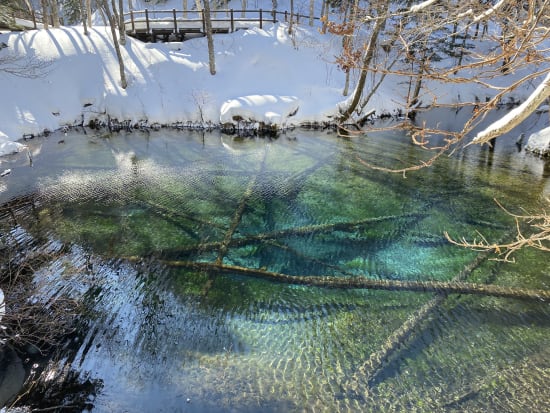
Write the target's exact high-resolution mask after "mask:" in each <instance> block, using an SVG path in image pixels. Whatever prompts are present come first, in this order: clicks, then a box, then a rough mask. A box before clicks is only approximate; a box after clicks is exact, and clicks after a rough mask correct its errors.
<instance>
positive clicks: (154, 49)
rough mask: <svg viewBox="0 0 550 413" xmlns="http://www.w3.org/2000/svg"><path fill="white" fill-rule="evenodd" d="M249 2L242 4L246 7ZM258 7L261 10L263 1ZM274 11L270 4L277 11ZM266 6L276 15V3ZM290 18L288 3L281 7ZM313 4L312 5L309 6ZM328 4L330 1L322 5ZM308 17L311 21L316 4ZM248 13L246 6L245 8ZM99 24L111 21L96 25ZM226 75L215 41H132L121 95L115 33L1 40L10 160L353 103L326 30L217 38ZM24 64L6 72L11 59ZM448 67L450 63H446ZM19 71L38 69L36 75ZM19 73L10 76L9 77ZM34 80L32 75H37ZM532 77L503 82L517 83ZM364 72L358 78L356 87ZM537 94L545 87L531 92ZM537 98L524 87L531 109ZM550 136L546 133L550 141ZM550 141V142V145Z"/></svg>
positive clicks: (336, 46)
mask: <svg viewBox="0 0 550 413" xmlns="http://www.w3.org/2000/svg"><path fill="white" fill-rule="evenodd" d="M239 3H240V2H239ZM253 3H254V4H251V5H250V7H260V6H261V4H258V3H261V2H258V1H256V2H253ZM267 3H269V4H267ZM267 3H266V6H267V7H266V9H267V10H268V9H270V6H271V2H267ZM279 3H280V7H279V8H281V7H282V8H283V9H284V6H285V5H284V4H283V3H284V2H279ZM307 3H309V2H307ZM316 3H320V2H316ZM180 4H181V1H180V0H165V1H162V2H159V5H157V6H155V2H154V1H153V2H142V1H139V0H135V1H134V2H133V8H134V9H135V10H137V9H140V8H142V7H143V8H145V7H149V8H150V9H151V8H153V9H154V8H155V7H158V8H159V9H171V8H172V7H174V8H180V7H181V5H180ZM297 4H298V5H300V4H301V7H302V8H301V9H299V11H300V12H301V13H307V12H308V10H307V9H306V8H305V5H306V3H304V2H299V1H298V2H297ZM237 8H238V7H237ZM95 21H96V22H100V21H101V19H100V18H98V17H97V16H96V19H95ZM214 39H215V46H214V49H215V52H216V74H215V75H214V76H212V75H210V73H209V67H208V53H207V44H206V38H196V39H192V40H188V41H185V42H183V43H182V42H177V43H142V42H139V41H137V40H134V39H132V38H128V40H127V44H126V46H124V47H122V53H123V56H124V62H125V67H126V76H127V78H128V87H127V88H126V89H123V88H122V87H121V86H120V75H119V66H118V63H117V60H116V55H115V52H114V46H113V42H112V38H111V33H110V30H109V28H107V27H105V26H95V27H93V28H92V29H91V30H90V34H89V35H88V36H85V35H84V33H83V30H82V28H81V27H80V26H79V27H76V26H74V27H64V28H61V29H50V30H48V31H46V30H31V31H27V32H14V33H5V34H0V44H1V43H4V44H5V45H6V46H7V47H3V48H2V49H1V50H0V84H1V85H2V97H1V99H0V154H5V153H10V152H14V151H17V150H20V149H21V148H22V145H21V144H19V143H16V142H14V141H17V140H20V139H21V138H23V137H24V136H25V135H38V134H42V133H44V131H52V130H56V129H59V128H60V127H63V126H65V125H74V124H79V123H81V122H82V121H84V122H87V121H89V120H90V119H94V118H106V117H107V116H109V117H111V118H115V119H118V120H120V121H130V122H131V123H132V124H133V123H137V122H140V121H147V122H148V123H149V124H152V123H159V124H173V123H177V122H184V123H185V122H191V123H205V122H211V123H213V124H220V123H224V122H231V121H234V120H236V119H244V120H252V121H256V122H265V123H268V124H270V123H274V124H277V125H282V126H285V125H296V124H300V123H302V122H315V121H319V122H323V121H331V120H332V119H334V117H335V116H336V115H337V114H338V108H339V107H340V105H342V104H343V103H344V102H345V100H346V97H344V96H343V95H342V91H343V88H344V82H345V75H344V73H343V72H342V71H340V70H339V69H338V68H337V66H336V64H335V63H334V60H335V56H337V55H338V54H339V52H340V48H341V38H339V37H336V36H333V35H331V34H321V33H320V32H319V30H318V28H317V27H309V26H307V22H305V23H304V25H301V26H299V27H297V29H296V30H295V31H294V34H293V35H289V34H288V27H287V25H286V24H284V23H277V24H265V26H264V27H263V29H259V28H251V29H248V30H239V31H236V32H234V33H230V34H219V35H215V36H214ZM9 56H13V57H17V60H14V61H13V62H11V63H5V61H4V63H3V64H2V63H1V61H2V58H6V57H9ZM440 64H441V65H445V64H446V63H445V62H441V63H440ZM17 67H19V68H26V69H25V70H28V68H29V67H34V68H35V70H34V71H33V72H32V76H31V77H29V76H24V75H23V76H22V75H21V74H22V71H21V70H20V71H19V72H20V73H17ZM6 68H9V69H16V70H15V71H12V72H9V71H6V70H5V69H6ZM27 73H28V72H27ZM522 75H523V74H522V73H514V74H510V75H509V76H508V78H505V79H502V82H508V84H511V83H512V82H513V81H514V80H515V79H517V78H518V77H519V76H522ZM356 77H357V73H354V74H353V76H352V83H353V81H354V79H355V78H356ZM405 82H406V80H403V79H402V78H401V79H390V78H388V79H387V80H386V81H385V82H384V84H383V85H382V86H381V87H380V88H379V89H378V90H377V93H376V94H375V95H374V96H373V98H372V99H371V101H370V102H369V105H368V107H366V108H365V111H370V110H372V109H375V110H376V111H377V113H378V114H380V113H384V112H386V113H392V112H393V111H395V110H397V109H399V108H401V107H403V105H404V101H405V96H406V94H407V90H406V89H407V86H406V85H405ZM531 86H532V89H534V87H535V86H536V84H535V85H531ZM427 87H428V88H429V92H428V91H426V92H425V94H424V95H422V94H421V96H420V98H421V99H423V100H424V101H425V103H429V100H430V99H431V98H430V96H434V95H436V96H437V97H438V102H439V103H451V104H453V103H460V102H464V101H473V100H474V99H476V98H477V99H480V100H481V101H483V100H484V99H485V98H486V97H487V96H491V95H494V93H495V92H494V91H490V90H483V89H480V86H479V85H464V84H456V85H455V84H453V83H441V84H430V85H427ZM530 92H532V90H528V88H526V89H521V88H518V89H517V90H515V91H514V94H515V95H514V98H516V99H520V100H524V99H525V98H526V97H527V96H528V95H529V93H530ZM547 135H548V133H546V134H543V136H547ZM549 139H550V138H549Z"/></svg>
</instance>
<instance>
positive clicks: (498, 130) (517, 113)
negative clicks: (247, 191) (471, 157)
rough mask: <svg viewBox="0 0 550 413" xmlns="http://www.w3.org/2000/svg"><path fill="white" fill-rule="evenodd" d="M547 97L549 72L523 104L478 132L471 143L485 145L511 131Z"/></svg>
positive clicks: (549, 81)
mask: <svg viewBox="0 0 550 413" xmlns="http://www.w3.org/2000/svg"><path fill="white" fill-rule="evenodd" d="M548 97H550V72H548V73H547V74H546V77H545V78H544V80H543V81H542V83H541V84H540V85H539V86H538V87H537V88H536V89H535V90H534V91H533V93H531V95H530V96H529V97H528V98H527V100H525V102H523V103H522V104H521V105H519V106H518V107H517V108H515V109H513V110H511V111H510V112H508V113H507V114H506V115H504V116H503V117H502V118H500V119H499V120H497V121H495V122H493V123H491V124H490V125H489V126H488V127H487V128H485V129H484V130H482V131H481V132H479V133H478V134H477V135H476V136H475V138H474V139H472V143H487V142H489V141H490V140H491V139H494V138H496V137H498V136H500V135H503V134H505V133H506V132H509V131H511V130H512V129H513V128H514V127H516V126H517V125H519V124H520V123H521V122H523V121H524V120H525V119H526V118H527V117H528V116H529V115H531V114H532V113H534V112H535V111H536V110H537V108H538V107H539V106H540V105H541V103H542V102H544V100H545V99H547V98H548Z"/></svg>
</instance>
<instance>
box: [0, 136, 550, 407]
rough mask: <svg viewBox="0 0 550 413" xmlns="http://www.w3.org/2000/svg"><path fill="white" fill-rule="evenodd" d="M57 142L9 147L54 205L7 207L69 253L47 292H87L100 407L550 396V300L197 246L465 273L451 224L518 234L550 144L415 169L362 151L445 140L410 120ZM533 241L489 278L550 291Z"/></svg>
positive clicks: (40, 243)
mask: <svg viewBox="0 0 550 413" xmlns="http://www.w3.org/2000/svg"><path fill="white" fill-rule="evenodd" d="M57 140H59V139H57ZM57 140H56V137H55V136H54V137H50V138H49V139H47V140H42V141H36V142H31V146H32V147H31V150H33V149H35V148H37V147H38V146H40V148H41V151H40V154H39V155H38V156H35V157H34V158H33V165H32V168H29V167H28V165H27V164H26V162H25V159H22V158H17V157H14V158H12V159H11V160H9V162H11V163H12V165H11V168H12V174H11V175H10V176H9V180H5V182H4V184H5V185H6V188H5V190H4V192H3V193H1V194H0V197H1V200H2V201H3V202H2V203H4V202H6V201H8V200H10V199H14V198H19V199H23V198H24V196H27V200H32V202H31V201H29V202H27V203H26V204H25V203H23V204H24V205H26V206H20V207H19V208H11V209H10V211H9V213H8V212H7V209H3V210H2V219H3V228H7V227H11V228H9V230H7V231H6V232H4V235H3V241H4V242H5V243H8V244H9V243H11V244H17V243H19V244H25V245H29V246H32V247H30V248H32V249H33V251H41V250H42V251H52V250H55V251H57V253H56V254H51V256H50V258H49V259H48V260H45V262H44V263H43V265H42V266H41V267H40V268H37V269H36V272H35V276H34V278H35V281H36V283H37V285H38V286H39V288H40V291H41V293H42V294H43V295H44V296H45V297H55V296H61V295H69V296H71V297H74V298H77V299H82V300H83V302H84V309H83V312H82V319H81V328H80V334H79V335H78V337H77V338H74V339H73V341H72V344H71V345H69V346H67V347H66V348H65V350H63V351H64V352H65V353H63V352H62V354H61V355H60V356H59V357H60V358H61V359H62V360H63V363H61V364H60V365H59V367H57V368H59V369H62V368H63V364H64V365H65V366H66V367H68V368H69V370H70V371H72V372H74V373H76V374H77V375H78V376H79V377H80V378H81V379H82V380H96V381H99V382H101V386H100V389H98V393H97V395H96V396H95V398H93V399H90V404H91V405H93V411H94V412H114V411H119V412H122V411H141V412H153V411H154V412H158V411H166V412H176V411H182V412H183V411H185V412H204V411H206V412H222V411H223V412H226V411H238V412H247V411H248V412H260V411H261V412H269V411H273V412H280V411H327V412H334V411H426V412H434V411H527V410H529V409H527V407H526V406H529V408H532V409H534V410H535V411H543V410H548V407H549V403H550V401H549V399H548V397H547V396H546V395H545V389H546V388H547V386H548V385H549V384H550V380H549V379H550V373H549V372H550V370H549V369H550V363H549V361H548V360H550V358H549V357H548V356H549V354H548V348H549V344H550V339H549V337H550V336H549V334H548V332H549V327H550V325H549V320H550V317H549V308H548V303H545V302H540V301H539V302H533V301H524V300H523V301H522V300H513V299H503V298H496V297H491V296H486V297H484V296H468V295H461V296H458V295H450V296H448V297H444V296H437V295H434V294H431V293H419V292H406V291H400V292H399V291H374V290H364V289H363V290H361V289H347V290H340V289H324V288H318V287H312V286H308V285H293V284H287V283H278V282H271V281H265V280H262V279H256V278H251V277H247V276H246V275H243V273H242V272H234V273H231V272H224V273H223V274H222V273H220V271H217V270H216V269H215V268H214V267H210V270H207V269H205V268H204V267H202V268H193V267H192V266H191V265H190V263H192V262H202V263H218V264H220V265H221V264H223V265H226V266H238V267H244V268H250V269H256V270H258V271H259V272H264V271H268V272H273V273H281V274H288V275H290V276H298V275H310V276H335V277H349V276H366V277H371V278H376V279H390V280H418V281H429V280H440V281H447V280H452V279H457V277H458V276H459V274H460V273H461V272H462V271H463V270H464V269H465V268H466V267H468V266H469V265H470V264H471V263H472V262H474V260H476V256H477V254H476V253H475V252H472V251H467V250H462V249H459V248H457V247H453V246H451V245H449V244H448V243H447V242H446V241H445V239H444V237H443V232H444V231H449V232H450V233H451V234H452V235H454V236H455V237H466V238H473V237H474V236H476V231H479V232H481V233H482V234H483V235H484V236H485V237H486V238H487V239H490V240H496V239H499V238H500V237H501V236H503V235H504V234H506V233H507V232H508V231H509V228H510V226H511V224H512V223H513V221H512V220H511V219H510V218H509V217H508V216H506V215H505V214H503V212H502V211H501V210H500V209H499V207H498V206H497V205H496V204H495V202H494V200H493V199H494V198H497V199H498V200H499V202H501V203H502V204H504V205H506V206H507V208H508V209H510V210H518V208H520V207H525V208H528V209H529V208H531V209H536V208H539V207H540V205H541V204H540V202H541V197H542V195H543V193H544V191H545V188H547V187H548V182H547V181H548V179H547V176H545V175H544V173H542V171H543V167H544V166H543V165H544V162H542V161H541V160H539V159H537V158H535V157H530V156H529V155H526V154H524V153H518V152H517V148H516V147H515V145H514V144H513V140H512V141H511V143H510V142H508V143H506V141H504V142H503V143H502V145H500V146H499V145H497V147H496V148H495V150H494V151H491V152H490V153H489V152H488V151H487V149H486V148H467V150H464V151H460V152H459V153H457V154H455V156H452V157H448V158H443V159H442V160H441V161H440V162H438V163H437V164H435V165H434V166H433V167H431V168H427V169H424V170H422V171H420V172H415V173H410V174H408V175H407V176H406V177H405V178H404V177H403V176H402V175H394V174H389V173H384V172H379V171H375V170H370V169H367V168H365V166H363V165H362V164H361V163H360V162H359V161H358V158H361V159H364V160H366V161H368V162H371V163H376V164H378V165H384V166H386V167H394V168H400V167H403V166H404V165H409V164H411V163H412V162H414V160H415V159H417V158H418V156H427V155H426V154H424V155H422V154H420V155H419V152H418V150H417V148H415V147H412V146H411V145H410V144H409V143H408V141H407V140H406V139H405V138H403V137H400V136H395V135H393V136H391V135H388V134H377V135H374V134H373V135H369V136H360V137H352V138H349V139H342V138H338V137H336V136H335V135H331V134H325V133H315V134H313V133H311V134H310V133H303V132H299V133H296V134H292V135H288V136H285V135H283V136H281V137H280V138H279V139H277V140H263V139H237V138H231V137H227V136H220V135H217V134H210V135H204V136H202V135H200V134H193V133H182V132H172V131H164V130H163V131H160V132H156V133H151V134H139V133H136V134H133V135H116V136H112V137H109V138H101V137H97V136H90V135H76V134H75V135H74V136H73V135H71V136H67V137H64V138H63V141H64V143H57ZM489 158H490V159H489ZM61 246H63V248H61ZM516 259H517V263H516V264H514V265H510V264H502V263H499V262H496V261H491V260H487V259H481V260H480V264H479V265H478V266H477V267H475V268H474V269H473V270H472V271H471V272H467V274H466V275H467V276H468V278H467V280H468V281H470V282H481V283H492V284H498V285H505V286H512V287H514V286H515V287H524V288H532V289H548V274H549V270H550V264H549V261H548V257H547V256H545V255H544V254H543V253H540V252H537V251H531V250H526V251H523V252H520V253H518V255H517V257H516ZM392 340H394V344H395V345H394V348H392V349H391V350H388V351H386V349H387V348H388V346H389V344H388V343H391V342H392ZM52 368H53V367H52ZM526 409H527V410H526Z"/></svg>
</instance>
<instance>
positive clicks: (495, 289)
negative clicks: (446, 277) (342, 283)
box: [346, 251, 550, 394]
mask: <svg viewBox="0 0 550 413" xmlns="http://www.w3.org/2000/svg"><path fill="white" fill-rule="evenodd" d="M488 257H489V252H488V251H483V252H481V253H479V254H478V255H477V256H476V258H475V259H474V260H473V261H472V262H470V263H469V264H468V265H466V266H465V267H464V268H463V269H462V271H460V272H459V273H458V274H457V275H456V276H455V277H453V279H452V281H451V282H444V283H440V282H429V284H431V286H433V287H435V286H436V285H439V284H445V286H446V287H451V288H452V287H453V286H462V287H466V288H460V291H456V290H455V291H456V292H457V293H466V294H482V295H494V296H499V297H505V295H503V292H504V291H503V289H504V290H507V294H511V295H506V297H512V298H520V297H519V296H518V295H519V294H520V291H519V290H521V289H518V290H516V291H514V292H512V291H510V290H511V289H510V288H508V287H501V286H497V285H488V284H473V283H464V282H463V281H464V280H465V279H466V278H467V277H469V276H470V274H471V273H472V272H473V271H474V270H475V269H476V268H477V267H479V265H481V263H483V262H485V261H486V260H487V259H488ZM421 284H426V282H422V283H421ZM439 287H444V286H443V285H439ZM451 288H449V289H447V288H438V289H434V290H432V291H433V292H436V293H438V294H437V295H436V296H435V297H433V298H432V299H430V300H429V301H428V302H427V303H425V304H424V305H423V306H422V307H420V308H419V309H418V310H417V311H415V312H414V313H413V314H412V315H411V316H410V317H409V318H407V320H406V321H405V322H404V323H403V324H402V325H401V326H400V327H399V328H398V329H397V330H395V331H394V332H393V333H392V334H390V336H388V338H387V339H386V341H385V342H384V343H383V344H382V347H381V348H380V349H379V350H378V351H376V352H374V353H372V354H371V355H370V357H369V358H368V359H367V361H366V362H365V363H363V364H362V365H361V366H360V367H359V368H358V369H357V371H356V372H355V373H354V374H353V376H352V377H351V379H350V380H349V382H348V384H347V386H346V388H349V389H350V390H352V391H353V392H355V393H356V394H360V391H359V388H358V387H359V383H361V382H364V383H367V385H368V384H369V383H370V382H372V381H373V380H374V379H375V377H376V376H377V375H378V374H379V373H380V371H382V369H383V367H384V365H385V364H386V363H387V362H388V361H389V359H390V357H391V356H392V355H393V354H394V353H395V352H396V351H397V350H398V349H399V348H400V347H401V346H402V345H403V343H405V342H406V341H407V340H408V339H409V338H410V337H411V336H412V335H413V333H414V332H415V331H417V330H418V328H419V326H420V324H422V323H423V322H424V321H426V320H427V319H428V318H429V317H430V315H431V314H432V312H433V311H434V310H435V309H436V308H437V307H438V306H439V305H440V304H441V303H442V302H443V301H444V300H445V299H446V297H447V295H448V294H451V291H452V290H451ZM521 292H525V291H521ZM532 293H533V291H529V292H528V293H527V295H526V296H524V297H521V298H530V299H544V298H543V297H546V298H545V299H546V300H547V299H548V298H550V291H547V290H543V291H540V293H541V295H538V294H537V293H535V294H534V295H533V294H532ZM512 294H513V295H512ZM514 295H515V296H514ZM368 389H369V387H368V386H367V387H366V388H365V389H364V391H365V392H368Z"/></svg>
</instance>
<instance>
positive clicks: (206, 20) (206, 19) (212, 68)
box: [204, 0, 216, 75]
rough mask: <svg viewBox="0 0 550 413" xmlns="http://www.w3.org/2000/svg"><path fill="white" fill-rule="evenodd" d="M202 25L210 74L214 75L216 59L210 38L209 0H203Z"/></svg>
mask: <svg viewBox="0 0 550 413" xmlns="http://www.w3.org/2000/svg"><path fill="white" fill-rule="evenodd" d="M204 25H205V29H206V40H207V43H208V65H209V67H210V74H211V75H215V74H216V58H215V53H214V38H213V36H212V20H211V16H210V3H209V0H204Z"/></svg>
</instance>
